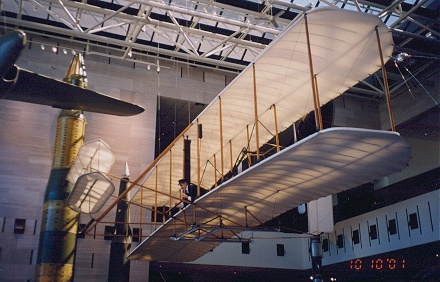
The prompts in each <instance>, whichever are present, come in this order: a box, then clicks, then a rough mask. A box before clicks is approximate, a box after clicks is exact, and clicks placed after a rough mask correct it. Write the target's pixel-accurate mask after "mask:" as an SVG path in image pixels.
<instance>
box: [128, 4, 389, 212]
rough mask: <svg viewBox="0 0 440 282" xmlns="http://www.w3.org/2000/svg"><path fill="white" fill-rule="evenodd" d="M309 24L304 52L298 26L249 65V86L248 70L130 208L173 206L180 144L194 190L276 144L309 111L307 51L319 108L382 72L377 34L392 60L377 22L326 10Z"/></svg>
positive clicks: (158, 163)
mask: <svg viewBox="0 0 440 282" xmlns="http://www.w3.org/2000/svg"><path fill="white" fill-rule="evenodd" d="M307 20H308V26H309V35H310V46H308V44H307V40H306V37H307V36H306V33H305V20H304V18H301V19H299V20H298V21H296V22H295V23H294V24H293V25H292V26H290V27H289V28H288V29H287V30H286V31H285V32H283V34H281V35H279V36H278V37H277V38H276V39H275V40H274V41H273V42H272V43H271V44H270V45H269V46H268V47H267V48H266V49H265V50H264V52H263V53H262V54H261V56H260V57H259V58H257V59H256V61H255V62H254V63H253V66H255V80H254V69H253V66H252V65H251V66H249V67H248V68H246V69H245V70H244V71H243V72H242V73H241V74H240V75H239V76H237V78H236V79H234V80H233V81H232V82H231V83H230V84H229V85H228V86H227V87H226V88H225V89H224V90H223V91H222V92H221V93H220V94H219V95H218V97H217V98H215V99H214V100H213V101H212V102H211V103H210V104H209V105H208V106H207V108H206V109H205V110H204V111H203V112H202V113H201V114H200V115H199V116H198V117H197V118H196V119H195V120H194V121H193V122H192V123H191V125H190V126H189V128H188V129H187V130H186V131H184V132H183V134H182V135H181V138H180V139H178V140H175V142H174V143H173V144H172V148H171V147H169V148H168V151H167V152H166V153H164V154H163V155H162V156H161V158H160V159H157V160H155V163H154V168H153V169H152V170H151V171H149V172H147V173H148V174H147V175H146V176H147V177H146V180H145V182H143V186H144V187H147V188H149V189H152V190H153V191H158V193H157V194H155V195H154V196H152V195H151V194H149V193H143V194H141V193H137V194H135V195H134V197H133V199H132V201H135V202H137V203H143V204H145V205H150V206H155V205H156V204H157V205H158V206H162V205H170V203H171V202H174V200H172V201H171V200H170V197H169V196H168V195H169V194H173V195H177V193H178V187H177V185H176V183H177V181H178V179H179V178H181V177H182V172H183V171H184V169H183V164H184V162H183V151H184V150H183V148H184V144H183V143H184V140H183V139H189V140H191V156H190V161H191V165H190V166H191V168H192V171H191V180H192V181H193V182H194V183H197V181H198V178H199V177H198V171H200V172H201V174H200V181H201V186H202V187H208V188H210V187H212V186H214V184H215V183H216V182H217V181H218V180H219V179H221V177H222V174H223V175H224V174H226V173H227V172H228V171H231V170H232V169H233V166H234V164H235V162H236V160H237V158H238V157H239V156H240V154H241V152H242V151H243V148H246V150H247V151H248V152H255V151H256V150H257V147H258V146H257V144H260V146H262V145H263V144H265V143H266V142H268V140H271V139H272V138H274V134H275V132H277V131H278V132H281V131H284V130H285V129H286V128H288V127H289V126H291V125H292V124H293V123H294V122H296V121H297V120H299V119H300V118H301V117H303V116H304V115H305V114H307V113H309V112H310V111H312V110H313V109H314V106H313V93H312V82H311V79H310V78H311V72H310V66H309V59H308V56H309V54H308V47H310V49H311V59H312V62H313V69H314V73H315V75H316V77H317V84H318V89H319V97H320V102H321V104H325V103H327V102H328V101H330V100H332V99H334V98H335V97H337V96H339V95H340V94H342V93H343V92H345V91H346V90H347V89H348V88H350V87H351V86H353V85H355V84H356V83H358V81H360V80H362V79H364V78H365V77H368V76H369V75H370V74H372V73H374V72H375V71H377V70H378V69H379V68H380V65H381V63H380V57H379V52H378V43H377V41H376V30H377V31H378V33H379V35H380V38H381V45H382V49H383V53H384V54H385V56H391V54H392V50H393V45H392V43H393V42H392V36H391V32H389V29H388V27H387V26H386V25H385V24H384V23H383V22H382V21H381V20H380V19H379V18H378V17H376V16H373V15H369V14H365V13H359V12H353V11H348V10H342V9H332V8H324V9H316V10H313V11H310V12H308V13H307ZM275 108H276V113H275ZM256 116H258V122H256ZM274 116H275V117H274ZM197 125H201V126H202V130H203V138H198V130H199V128H198V126H197ZM256 125H259V127H260V131H259V134H256V132H255V131H256V130H255V127H256ZM141 195H142V196H141ZM141 198H142V199H141Z"/></svg>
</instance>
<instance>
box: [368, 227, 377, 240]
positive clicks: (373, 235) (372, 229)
mask: <svg viewBox="0 0 440 282" xmlns="http://www.w3.org/2000/svg"><path fill="white" fill-rule="evenodd" d="M369 234H370V238H371V240H376V239H377V226H376V224H373V225H370V232H369Z"/></svg>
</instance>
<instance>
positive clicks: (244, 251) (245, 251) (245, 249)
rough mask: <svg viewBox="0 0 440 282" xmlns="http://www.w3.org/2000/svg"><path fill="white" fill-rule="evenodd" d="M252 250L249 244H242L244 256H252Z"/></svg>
mask: <svg viewBox="0 0 440 282" xmlns="http://www.w3.org/2000/svg"><path fill="white" fill-rule="evenodd" d="M250 252H251V249H250V246H249V242H243V243H241V253H242V254H250Z"/></svg>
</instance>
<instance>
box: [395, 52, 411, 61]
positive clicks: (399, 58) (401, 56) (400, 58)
mask: <svg viewBox="0 0 440 282" xmlns="http://www.w3.org/2000/svg"><path fill="white" fill-rule="evenodd" d="M409 57H411V56H410V55H408V54H407V53H399V54H397V56H396V61H397V62H399V63H400V62H403V61H404V60H405V59H406V58H409Z"/></svg>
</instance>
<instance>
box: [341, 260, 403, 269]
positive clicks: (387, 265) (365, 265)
mask: <svg viewBox="0 0 440 282" xmlns="http://www.w3.org/2000/svg"><path fill="white" fill-rule="evenodd" d="M348 263H349V268H350V269H351V270H355V271H361V270H380V271H386V270H405V263H406V260H405V259H403V258H393V257H384V258H377V257H376V258H371V259H368V258H364V259H362V258H359V259H353V260H350V261H349V262H348Z"/></svg>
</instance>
